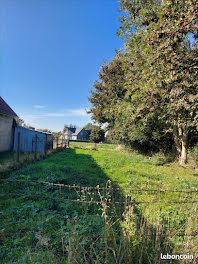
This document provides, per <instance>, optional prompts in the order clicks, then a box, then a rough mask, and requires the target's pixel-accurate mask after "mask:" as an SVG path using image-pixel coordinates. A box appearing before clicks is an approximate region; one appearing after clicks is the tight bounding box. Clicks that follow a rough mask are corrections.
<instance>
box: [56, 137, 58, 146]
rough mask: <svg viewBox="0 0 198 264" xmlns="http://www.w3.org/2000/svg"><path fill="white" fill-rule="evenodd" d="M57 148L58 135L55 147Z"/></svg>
mask: <svg viewBox="0 0 198 264" xmlns="http://www.w3.org/2000/svg"><path fill="white" fill-rule="evenodd" d="M57 148H58V137H57V140H56V149H57Z"/></svg>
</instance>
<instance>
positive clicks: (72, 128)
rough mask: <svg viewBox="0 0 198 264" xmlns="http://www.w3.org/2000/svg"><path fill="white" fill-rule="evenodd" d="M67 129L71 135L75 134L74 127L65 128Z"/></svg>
mask: <svg viewBox="0 0 198 264" xmlns="http://www.w3.org/2000/svg"><path fill="white" fill-rule="evenodd" d="M67 129H68V130H69V131H71V132H72V133H75V131H76V128H75V127H67Z"/></svg>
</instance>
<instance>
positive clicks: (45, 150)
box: [44, 134, 47, 156]
mask: <svg viewBox="0 0 198 264" xmlns="http://www.w3.org/2000/svg"><path fill="white" fill-rule="evenodd" d="M44 152H45V156H47V134H46V135H45V149H44Z"/></svg>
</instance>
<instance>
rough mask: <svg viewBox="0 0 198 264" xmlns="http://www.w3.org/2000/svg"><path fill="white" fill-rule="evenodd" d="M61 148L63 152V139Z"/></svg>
mask: <svg viewBox="0 0 198 264" xmlns="http://www.w3.org/2000/svg"><path fill="white" fill-rule="evenodd" d="M61 148H62V150H63V138H62V143H61Z"/></svg>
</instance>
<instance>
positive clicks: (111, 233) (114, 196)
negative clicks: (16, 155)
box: [0, 142, 198, 264]
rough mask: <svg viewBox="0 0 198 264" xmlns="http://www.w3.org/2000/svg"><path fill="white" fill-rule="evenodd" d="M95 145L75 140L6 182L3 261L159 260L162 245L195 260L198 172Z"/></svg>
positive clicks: (24, 168) (91, 261) (3, 183)
mask: <svg viewBox="0 0 198 264" xmlns="http://www.w3.org/2000/svg"><path fill="white" fill-rule="evenodd" d="M92 146H93V144H88V143H75V142H72V143H71V147H72V148H71V149H66V150H65V151H63V152H58V153H55V154H53V155H52V156H50V157H49V158H47V159H45V160H41V161H38V162H36V163H34V164H32V165H31V164H29V165H27V166H24V167H23V168H21V169H20V170H17V171H13V172H12V173H10V174H9V175H8V176H6V180H9V182H7V181H2V182H1V202H0V204H1V237H0V243H1V256H0V258H1V263H6V264H7V263H38V262H39V263H98V264H99V263H101V264H103V263H108V264H111V263H123V264H127V263H134V264H136V263H156V264H157V263H160V259H159V258H160V253H161V252H162V253H163V252H164V253H166V252H169V253H183V252H184V253H190V254H193V255H194V260H193V262H191V263H196V261H197V259H196V257H197V255H196V254H197V244H198V240H197V238H198V236H197V234H198V221H197V215H198V214H197V212H198V204H197V203H192V201H197V198H198V197H197V192H190V191H197V190H198V178H197V175H198V174H197V171H196V170H191V169H188V170H186V169H184V168H181V167H178V165H177V164H167V165H164V166H161V164H158V163H157V162H156V160H155V158H152V157H151V158H149V157H144V156H142V155H140V154H138V153H136V152H127V151H125V150H124V149H121V148H120V149H119V151H118V149H117V146H116V145H103V144H98V145H97V150H92V149H91V148H92ZM27 180H28V182H27ZM20 181H22V182H20ZM38 181H39V182H41V181H42V182H51V183H54V184H58V183H60V184H64V185H71V186H73V184H75V185H76V186H73V187H70V188H69V187H63V186H62V187H61V186H56V185H55V186H54V185H50V184H47V183H42V184H41V183H38ZM79 185H80V186H96V188H95V189H83V188H82V187H81V188H80V187H78V186H79ZM98 185H99V186H100V187H107V189H106V190H103V189H99V186H98ZM113 187H114V188H117V187H120V188H121V189H112V188H113ZM137 189H138V190H139V191H137ZM145 189H146V190H151V189H152V190H155V191H151V192H146V191H143V190H145ZM134 190H136V191H134ZM160 190H161V192H158V191H160ZM171 190H182V191H187V193H186V192H171ZM5 194H6V195H5ZM71 200H78V201H77V202H74V201H71ZM86 201H98V204H97V203H91V202H90V203H87V202H86ZM116 201H119V202H121V204H115V203H111V202H116ZM157 201H161V202H160V203H159V202H157ZM122 202H125V204H123V203H122ZM127 202H128V203H127ZM131 202H133V203H132V204H131ZM138 202H139V204H138ZM174 202H175V203H174ZM176 202H183V203H179V204H177V203H176ZM173 263H177V261H173ZM180 263H181V262H180ZM188 263H190V262H188Z"/></svg>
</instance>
